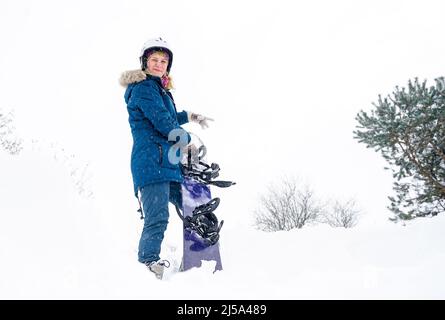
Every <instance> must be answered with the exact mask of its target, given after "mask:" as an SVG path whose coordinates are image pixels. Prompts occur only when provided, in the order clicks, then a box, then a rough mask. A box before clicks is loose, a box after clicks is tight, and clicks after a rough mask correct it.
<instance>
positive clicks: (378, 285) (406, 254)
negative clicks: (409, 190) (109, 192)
mask: <svg viewBox="0 0 445 320" xmlns="http://www.w3.org/2000/svg"><path fill="white" fill-rule="evenodd" d="M0 168H1V176H2V183H1V184H0V187H1V194H2V202H1V215H0V219H1V221H0V261H2V263H1V265H0V298H1V299H66V298H73V299H115V298H119V299H443V298H445V291H444V290H443V288H445V277H444V276H443V272H442V270H443V268H444V267H445V251H444V250H443V243H444V241H445V234H444V233H443V228H444V227H445V217H437V218H434V219H425V220H418V221H416V222H415V223H411V224H408V225H406V226H402V225H400V224H398V225H395V224H392V223H389V222H386V221H385V222H383V221H382V222H381V223H375V224H368V225H366V226H360V225H359V226H357V227H355V228H353V229H343V228H331V227H328V226H326V225H319V226H312V227H306V228H303V229H301V230H293V231H290V232H277V233H264V232H260V231H256V230H254V229H253V228H251V227H249V226H246V225H237V223H236V222H235V221H234V220H233V219H230V217H228V218H227V217H226V218H224V219H225V226H224V228H223V231H222V238H221V250H222V259H223V265H224V270H223V271H221V272H217V273H216V274H213V273H212V270H213V264H212V263H210V262H209V263H207V264H204V267H203V268H201V269H193V270H190V271H188V272H185V273H177V272H176V271H177V268H178V267H179V262H180V258H181V251H182V247H181V239H180V234H181V232H180V224H179V219H178V218H177V217H176V216H175V215H172V216H171V219H170V221H171V223H170V225H169V229H168V232H167V235H166V241H165V243H164V246H163V257H164V258H167V259H169V260H170V261H171V262H172V267H171V268H170V269H169V270H168V273H167V275H166V279H165V280H164V281H158V280H156V279H155V277H154V276H153V275H152V274H151V273H150V272H148V271H147V270H146V269H145V267H144V266H143V265H141V264H139V263H138V262H137V261H136V249H137V241H138V236H139V231H140V228H141V227H142V223H141V222H140V221H139V219H138V216H137V213H136V211H135V209H136V208H135V206H134V203H129V204H128V205H120V206H119V205H117V206H115V209H114V210H109V211H107V212H104V211H103V210H102V209H101V208H102V204H103V203H105V202H102V203H101V200H100V199H98V197H96V196H95V197H90V198H88V197H85V196H81V195H79V192H78V189H76V188H75V184H74V183H73V180H72V179H71V176H70V171H69V170H67V166H66V163H65V164H64V163H62V162H61V161H60V160H56V159H54V158H51V157H48V153H45V152H41V151H36V150H31V151H29V150H24V151H23V152H22V154H21V155H19V156H16V157H13V156H10V155H6V154H5V153H3V152H2V153H1V158H0ZM42 183H44V184H43V186H44V187H42ZM172 212H173V213H174V211H172ZM133 213H134V214H133ZM219 214H220V216H224V213H223V212H220V213H219ZM191 287H199V288H201V289H202V290H192V291H191V290H190V288H191Z"/></svg>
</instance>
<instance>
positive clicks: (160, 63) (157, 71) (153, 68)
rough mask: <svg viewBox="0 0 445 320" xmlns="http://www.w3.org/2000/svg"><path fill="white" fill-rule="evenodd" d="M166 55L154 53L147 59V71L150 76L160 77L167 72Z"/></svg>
mask: <svg viewBox="0 0 445 320" xmlns="http://www.w3.org/2000/svg"><path fill="white" fill-rule="evenodd" d="M167 67H168V54H166V53H163V52H154V53H152V54H151V55H150V56H149V57H148V59H147V71H148V73H149V74H151V75H152V76H156V77H162V76H163V75H164V74H165V73H166V72H167Z"/></svg>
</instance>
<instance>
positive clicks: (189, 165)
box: [181, 145, 236, 188]
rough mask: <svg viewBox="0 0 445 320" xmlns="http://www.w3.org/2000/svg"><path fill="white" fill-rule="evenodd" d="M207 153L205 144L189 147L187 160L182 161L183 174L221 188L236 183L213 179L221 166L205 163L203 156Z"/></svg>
mask: <svg viewBox="0 0 445 320" xmlns="http://www.w3.org/2000/svg"><path fill="white" fill-rule="evenodd" d="M206 153H207V149H206V147H205V146H204V145H201V146H200V147H199V148H197V149H192V148H191V147H189V148H188V149H187V157H186V161H183V162H182V163H181V171H182V174H183V175H184V176H185V177H189V178H193V179H195V180H197V181H199V182H201V183H204V184H206V185H208V184H211V185H214V186H217V187H220V188H227V187H230V186H232V185H234V184H236V183H235V182H232V181H222V180H217V181H214V180H213V179H215V178H217V177H218V176H219V171H220V170H221V168H220V167H219V165H218V164H217V163H212V164H211V165H208V164H207V163H205V162H204V161H203V158H204V156H205V155H206Z"/></svg>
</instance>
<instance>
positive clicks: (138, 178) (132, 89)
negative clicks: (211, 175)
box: [125, 75, 190, 195]
mask: <svg viewBox="0 0 445 320" xmlns="http://www.w3.org/2000/svg"><path fill="white" fill-rule="evenodd" d="M125 102H126V103H127V110H128V115H129V118H128V121H129V123H130V127H131V134H132V136H133V150H132V153H131V173H132V176H133V184H134V193H135V195H137V191H138V189H139V188H142V187H144V186H146V185H148V184H151V183H156V182H166V181H176V182H182V181H183V177H182V174H181V170H180V168H179V165H178V164H172V163H171V162H170V161H169V159H168V152H169V148H170V147H171V146H172V145H173V144H174V143H175V141H168V135H169V133H170V131H171V130H173V129H182V128H181V127H180V125H182V124H184V123H187V122H188V119H187V112H185V111H182V112H177V110H176V107H175V103H174V101H173V96H172V95H171V93H170V92H169V91H167V90H165V89H164V88H163V86H162V83H161V79H160V78H159V77H155V76H151V75H147V77H146V79H145V80H143V81H141V82H137V83H131V84H128V87H127V90H126V92H125ZM187 138H188V139H189V141H190V137H189V136H188V134H187Z"/></svg>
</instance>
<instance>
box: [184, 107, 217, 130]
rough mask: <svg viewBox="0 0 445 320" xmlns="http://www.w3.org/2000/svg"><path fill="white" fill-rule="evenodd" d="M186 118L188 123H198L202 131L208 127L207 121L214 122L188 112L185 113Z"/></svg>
mask: <svg viewBox="0 0 445 320" xmlns="http://www.w3.org/2000/svg"><path fill="white" fill-rule="evenodd" d="M187 117H188V120H189V122H196V123H198V124H199V125H200V126H201V128H202V129H206V128H208V127H209V124H208V123H207V121H214V120H213V119H212V118H209V117H206V116H203V115H201V114H197V113H193V112H190V111H187Z"/></svg>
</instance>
